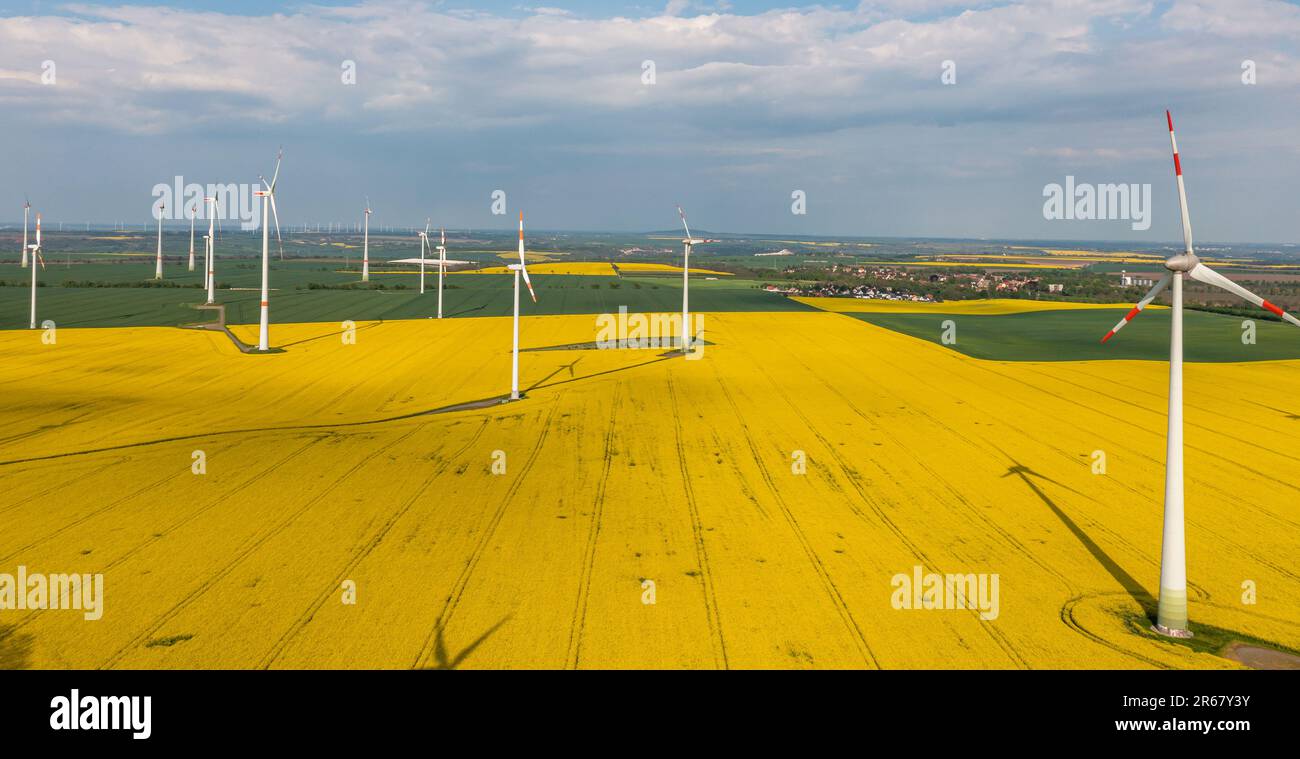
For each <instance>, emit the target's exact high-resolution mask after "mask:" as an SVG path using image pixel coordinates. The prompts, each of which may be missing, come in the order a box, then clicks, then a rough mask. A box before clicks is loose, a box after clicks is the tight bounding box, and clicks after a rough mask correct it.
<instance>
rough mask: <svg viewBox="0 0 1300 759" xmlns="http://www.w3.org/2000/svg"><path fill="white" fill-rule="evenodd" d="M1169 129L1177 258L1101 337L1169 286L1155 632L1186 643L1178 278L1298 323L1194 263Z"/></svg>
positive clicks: (1297, 321)
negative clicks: (1179, 224)
mask: <svg viewBox="0 0 1300 759" xmlns="http://www.w3.org/2000/svg"><path fill="white" fill-rule="evenodd" d="M1165 120H1166V121H1167V122H1168V124H1169V144H1170V145H1171V146H1172V147H1173V151H1174V176H1175V179H1176V181H1177V184H1178V207H1179V210H1180V211H1181V213H1182V220H1183V246H1184V251H1183V253H1181V254H1179V255H1177V256H1172V257H1171V258H1169V259H1168V260H1166V261H1165V268H1166V269H1168V270H1169V271H1168V272H1167V273H1166V274H1165V275H1164V276H1163V277H1161V278H1160V281H1159V282H1156V284H1155V287H1153V288H1151V291H1150V292H1149V293H1147V295H1146V297H1145V298H1143V299H1142V300H1141V301H1139V302H1138V304H1137V306H1135V307H1134V308H1133V310H1131V311H1129V312H1128V313H1127V314H1126V315H1125V316H1124V318H1123V319H1121V320H1120V322H1119V323H1118V324H1116V325H1115V328H1114V329H1112V330H1111V331H1110V332H1108V333H1106V336H1105V337H1103V338H1102V339H1101V341H1102V342H1103V343H1104V342H1107V341H1108V340H1110V339H1111V338H1112V337H1114V336H1115V333H1116V332H1118V331H1120V330H1121V329H1123V328H1124V325H1126V324H1128V323H1129V322H1130V321H1132V320H1133V318H1134V317H1136V316H1137V315H1138V314H1139V313H1141V312H1142V310H1143V309H1145V308H1146V307H1147V306H1148V305H1150V303H1151V301H1153V300H1155V298H1156V296H1157V295H1159V294H1160V292H1161V291H1162V290H1164V289H1165V287H1167V286H1169V285H1170V284H1172V285H1173V318H1172V321H1171V324H1170V329H1169V333H1170V339H1169V428H1168V434H1167V437H1166V440H1165V445H1166V448H1165V513H1164V530H1163V537H1162V540H1161V550H1160V600H1159V603H1158V605H1157V607H1156V624H1155V629H1156V631H1157V632H1159V633H1162V634H1164V635H1169V636H1171V637H1175V638H1190V637H1192V632H1191V630H1190V629H1188V626H1187V558H1186V544H1185V540H1184V522H1183V277H1184V275H1186V276H1189V277H1191V278H1192V279H1194V280H1196V281H1198V282H1204V283H1205V284H1207V285H1213V286H1215V287H1218V288H1220V289H1223V290H1227V291H1228V292H1230V293H1232V294H1233V295H1236V296H1238V297H1240V298H1242V299H1244V300H1247V301H1249V302H1251V303H1253V304H1255V305H1256V306H1259V307H1260V308H1263V309H1265V310H1267V311H1271V312H1272V313H1274V314H1276V315H1278V316H1280V317H1282V318H1283V319H1284V320H1286V321H1287V322H1290V323H1291V324H1294V325H1296V326H1298V327H1300V319H1297V318H1296V317H1294V316H1292V315H1291V314H1288V313H1286V312H1285V311H1283V310H1282V309H1281V308H1278V307H1277V306H1276V305H1274V304H1272V303H1269V302H1268V301H1267V300H1264V299H1263V298H1261V297H1259V296H1258V295H1255V294H1254V293H1252V292H1250V291H1249V290H1247V289H1246V288H1244V287H1242V286H1241V285H1239V284H1237V283H1236V282H1233V281H1232V280H1230V279H1228V278H1227V277H1225V276H1223V275H1222V274H1220V273H1218V272H1216V271H1214V270H1213V269H1211V268H1210V267H1208V266H1206V265H1205V264H1203V263H1201V262H1200V259H1198V258H1197V257H1196V253H1195V252H1193V250H1192V222H1191V218H1190V217H1189V216H1188V212H1187V192H1186V190H1185V189H1184V186H1183V166H1182V162H1181V161H1180V160H1179V158H1178V141H1177V140H1176V139H1175V138H1174V118H1173V116H1171V115H1170V114H1169V112H1168V111H1165Z"/></svg>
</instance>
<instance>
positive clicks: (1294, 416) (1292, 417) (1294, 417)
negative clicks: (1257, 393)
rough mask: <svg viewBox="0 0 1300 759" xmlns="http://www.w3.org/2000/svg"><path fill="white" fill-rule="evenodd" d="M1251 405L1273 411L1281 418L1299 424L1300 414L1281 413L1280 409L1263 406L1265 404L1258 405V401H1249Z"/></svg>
mask: <svg viewBox="0 0 1300 759" xmlns="http://www.w3.org/2000/svg"><path fill="white" fill-rule="evenodd" d="M1251 403H1254V404H1255V405H1256V406H1259V407H1260V408H1266V409H1268V410H1269V411H1275V412H1277V413H1279V414H1281V415H1282V416H1284V417H1286V418H1287V419H1290V420H1292V421H1297V422H1300V413H1292V412H1290V411H1283V410H1282V409H1280V408H1274V407H1272V406H1267V405H1265V404H1263V403H1259V402H1258V401H1251Z"/></svg>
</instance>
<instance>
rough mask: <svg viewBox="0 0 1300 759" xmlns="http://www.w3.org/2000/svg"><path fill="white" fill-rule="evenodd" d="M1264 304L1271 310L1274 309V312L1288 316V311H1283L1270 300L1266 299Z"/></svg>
mask: <svg viewBox="0 0 1300 759" xmlns="http://www.w3.org/2000/svg"><path fill="white" fill-rule="evenodd" d="M1262 305H1263V306H1264V308H1266V309H1268V310H1269V311H1272V312H1273V313H1275V314H1277V315H1278V316H1286V312H1285V311H1283V310H1282V309H1280V308H1278V307H1277V306H1275V305H1273V304H1272V303H1269V302H1268V301H1264V303H1263V304H1262Z"/></svg>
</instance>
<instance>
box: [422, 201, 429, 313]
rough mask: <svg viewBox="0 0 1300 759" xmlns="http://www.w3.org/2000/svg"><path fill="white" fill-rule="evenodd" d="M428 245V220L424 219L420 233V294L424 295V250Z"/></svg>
mask: <svg viewBox="0 0 1300 759" xmlns="http://www.w3.org/2000/svg"><path fill="white" fill-rule="evenodd" d="M428 247H429V220H428V219H425V221H424V231H423V232H421V233H420V294H421V295H424V251H425V250H426V249H427V248H428Z"/></svg>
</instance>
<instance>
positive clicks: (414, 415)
mask: <svg viewBox="0 0 1300 759" xmlns="http://www.w3.org/2000/svg"><path fill="white" fill-rule="evenodd" d="M672 358H674V356H673V355H672V354H669V355H664V356H660V357H657V358H652V359H650V360H649V361H642V362H641V363H639V364H629V365H627V366H620V367H617V368H615V369H606V370H604V371H600V372H593V373H592V374H583V375H576V374H575V373H574V372H573V367H574V366H575V365H576V364H577V363H578V362H577V361H574V362H573V363H572V364H561V365H560V366H559V367H558V368H557V369H555V371H553V372H551V373H550V374H549V375H547V376H546V377H544V378H542V379H541V380H540V381H538V382H536V383H534V384H533V385H531V386H529V387H527V388H524V391H525V392H531V391H533V390H538V389H544V388H548V387H556V386H557V385H567V384H569V383H570V382H579V381H581V380H585V379H592V378H594V377H601V376H604V375H606V374H614V373H616V372H625V371H628V370H630V369H639V368H641V367H643V366H649V365H651V364H657V363H659V362H660V361H668V360H671V359H672ZM564 369H569V374H570V377H569V379H562V380H557V381H555V382H550V383H549V384H547V380H549V379H550V378H551V377H554V376H555V375H556V374H559V373H560V372H561V371H562V370H564ZM508 399H509V396H506V395H493V396H489V397H487V398H480V399H477V400H472V401H462V402H459V403H451V404H448V405H445V406H439V407H437V408H431V409H424V410H422V411H411V412H408V413H405V414H398V415H396V416H387V417H382V418H379V419H362V420H358V421H352V422H322V423H319V424H285V425H279V426H271V427H248V428H243V429H234V430H217V431H213V432H195V433H192V434H188V435H173V436H171V437H163V438H155V439H153V440H141V441H138V442H134V443H122V444H120V445H108V446H102V447H99V448H87V449H82V450H78V451H64V452H63V453H50V454H45V455H42V456H29V457H25V458H17V459H9V460H0V467H5V466H14V465H18V464H28V463H31V462H35V461H49V460H52V459H62V458H69V457H71V456H86V455H92V454H96V453H106V452H108V451H121V450H129V449H133V448H143V447H146V446H152V445H162V444H165V443H175V442H180V441H182V440H198V439H201V438H215V437H228V436H233V435H249V434H257V433H263V432H311V431H313V430H325V431H331V430H336V429H345V428H351V427H364V426H368V425H375V424H387V423H390V422H400V421H406V420H408V419H418V418H420V417H426V416H435V415H438V414H449V413H453V412H457V411H477V410H481V409H489V408H494V407H496V406H499V405H500V404H502V403H504V402H506V401H507V400H508Z"/></svg>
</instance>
